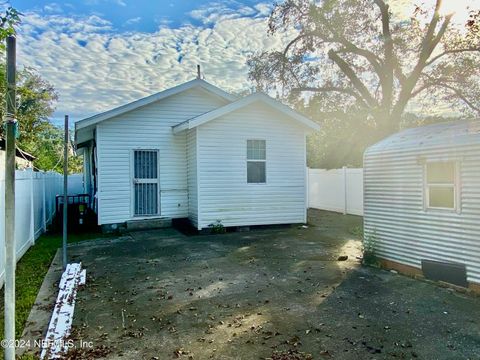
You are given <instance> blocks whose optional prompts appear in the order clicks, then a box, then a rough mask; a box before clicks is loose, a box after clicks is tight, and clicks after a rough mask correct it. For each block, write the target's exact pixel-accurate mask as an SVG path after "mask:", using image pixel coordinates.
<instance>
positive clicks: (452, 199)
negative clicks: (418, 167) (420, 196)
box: [425, 161, 458, 210]
mask: <svg viewBox="0 0 480 360" xmlns="http://www.w3.org/2000/svg"><path fill="white" fill-rule="evenodd" d="M425 173H426V174H425V180H426V181H425V195H426V207H427V208H432V209H448V210H455V209H457V207H458V204H457V185H458V184H457V164H456V162H454V161H435V162H427V163H426V164H425Z"/></svg>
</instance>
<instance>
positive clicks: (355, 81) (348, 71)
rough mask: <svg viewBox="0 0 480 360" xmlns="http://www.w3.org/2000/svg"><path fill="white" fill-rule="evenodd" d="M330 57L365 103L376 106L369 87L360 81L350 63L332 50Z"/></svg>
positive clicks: (329, 53)
mask: <svg viewBox="0 0 480 360" xmlns="http://www.w3.org/2000/svg"><path fill="white" fill-rule="evenodd" d="M328 57H329V58H330V59H331V60H333V61H334V62H335V63H336V64H337V65H338V67H339V68H340V69H341V70H342V72H343V73H344V74H345V75H346V76H347V77H348V78H349V79H350V81H351V82H352V85H353V86H354V87H355V88H356V89H357V91H358V92H359V93H360V95H361V96H362V97H363V99H364V101H365V102H366V103H367V104H368V105H369V106H372V107H373V106H376V105H377V101H376V100H375V98H374V97H373V96H372V95H371V94H370V91H368V89H367V87H366V86H365V85H364V84H363V82H362V81H361V80H360V79H359V77H358V76H357V75H356V74H355V72H354V71H353V70H352V68H351V67H350V66H349V65H348V63H347V62H346V61H345V60H343V59H342V58H341V57H340V56H338V54H337V53H336V52H335V51H333V50H330V51H329V52H328Z"/></svg>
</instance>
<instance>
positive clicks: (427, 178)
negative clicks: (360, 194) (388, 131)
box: [364, 120, 480, 291]
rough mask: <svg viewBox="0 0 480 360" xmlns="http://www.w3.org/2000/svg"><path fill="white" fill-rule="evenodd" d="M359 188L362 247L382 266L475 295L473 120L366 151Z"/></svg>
mask: <svg viewBox="0 0 480 360" xmlns="http://www.w3.org/2000/svg"><path fill="white" fill-rule="evenodd" d="M364 189H365V190H364V191H365V194H364V222H365V224H364V225H365V241H366V242H367V243H370V244H372V245H373V247H374V249H375V251H374V253H376V255H377V256H378V257H379V258H381V259H382V262H383V265H385V266H386V267H389V268H394V269H397V270H400V271H403V272H407V273H411V274H419V275H424V276H426V277H427V278H432V279H434V280H443V281H446V282H450V283H454V284H457V285H461V286H465V287H467V286H469V287H472V288H474V289H475V290H477V291H480V121H478V120H477V121H458V122H451V123H441V124H436V125H430V126H425V127H420V128H414V129H409V130H405V131H402V132H400V133H398V134H395V135H392V136H390V137H389V138H387V139H385V140H383V141H381V142H379V143H378V144H375V145H373V146H372V147H370V148H369V149H368V150H367V151H366V152H365V158H364Z"/></svg>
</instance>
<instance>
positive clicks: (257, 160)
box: [247, 140, 267, 184]
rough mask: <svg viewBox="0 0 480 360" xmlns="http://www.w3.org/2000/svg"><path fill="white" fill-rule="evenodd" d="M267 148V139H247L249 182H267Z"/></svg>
mask: <svg viewBox="0 0 480 360" xmlns="http://www.w3.org/2000/svg"><path fill="white" fill-rule="evenodd" d="M266 161H267V149H266V143H265V140H247V183H248V184H265V183H266V182H267V174H266Z"/></svg>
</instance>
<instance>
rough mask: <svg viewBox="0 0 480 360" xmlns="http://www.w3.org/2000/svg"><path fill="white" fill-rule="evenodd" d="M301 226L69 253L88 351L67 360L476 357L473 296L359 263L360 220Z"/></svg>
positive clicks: (162, 233) (141, 237) (171, 234)
mask: <svg viewBox="0 0 480 360" xmlns="http://www.w3.org/2000/svg"><path fill="white" fill-rule="evenodd" d="M309 223H310V225H309V226H308V228H304V227H301V226H300V227H297V226H294V227H278V228H267V229H259V230H257V229H256V230H252V231H249V232H236V233H227V234H222V235H197V236H185V235H183V234H181V233H180V232H178V231H177V230H174V229H165V230H156V231H144V232H137V233H132V234H129V235H126V236H122V237H120V238H118V239H114V240H103V241H101V242H90V243H86V244H82V245H76V246H72V247H71V248H70V253H71V254H72V255H73V257H74V258H75V259H76V260H80V261H82V263H83V265H84V267H85V268H86V269H87V273H88V280H87V285H86V287H85V289H83V290H82V291H80V292H79V293H78V302H77V306H76V309H75V319H74V329H75V331H74V338H75V339H76V340H83V341H84V342H92V344H93V346H94V348H93V349H88V348H86V349H84V350H79V349H77V350H75V352H72V353H71V358H82V357H83V358H100V357H105V358H107V359H175V358H180V359H269V358H272V359H311V358H313V359H326V358H336V359H385V358H400V359H411V358H419V359H468V358H470V359H478V358H480V322H479V321H480V320H479V319H480V298H475V297H472V296H468V295H463V294H459V293H456V292H453V291H451V290H447V289H444V288H440V287H437V286H435V285H432V284H429V283H425V282H421V281H417V280H413V279H410V278H407V277H404V276H401V275H395V274H392V273H390V272H387V271H383V270H379V269H373V268H365V267H361V266H360V263H359V260H358V258H357V257H358V256H359V255H360V247H361V243H360V234H361V224H362V219H361V218H360V217H355V216H344V215H339V214H334V213H329V212H323V211H315V210H313V211H310V213H309ZM340 256H348V259H347V260H345V261H340V260H339V257H340Z"/></svg>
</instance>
